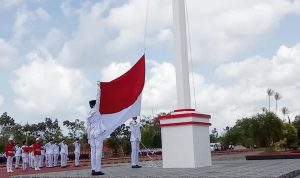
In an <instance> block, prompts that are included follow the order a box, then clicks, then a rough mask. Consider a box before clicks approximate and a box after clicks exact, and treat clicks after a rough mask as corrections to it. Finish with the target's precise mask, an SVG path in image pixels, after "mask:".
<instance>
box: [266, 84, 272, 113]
mask: <svg viewBox="0 0 300 178" xmlns="http://www.w3.org/2000/svg"><path fill="white" fill-rule="evenodd" d="M267 94H268V96H269V112H270V111H271V110H270V109H271V96H272V95H273V94H274V90H272V89H271V88H268V89H267Z"/></svg>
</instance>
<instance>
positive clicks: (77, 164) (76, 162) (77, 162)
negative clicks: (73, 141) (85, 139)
mask: <svg viewBox="0 0 300 178" xmlns="http://www.w3.org/2000/svg"><path fill="white" fill-rule="evenodd" d="M74 154H75V166H79V157H80V153H74Z"/></svg>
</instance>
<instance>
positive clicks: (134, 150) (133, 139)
mask: <svg viewBox="0 0 300 178" xmlns="http://www.w3.org/2000/svg"><path fill="white" fill-rule="evenodd" d="M136 120H137V117H133V118H132V121H131V122H130V130H131V134H130V143H131V167H132V168H141V167H142V166H139V151H140V143H141V125H140V123H138V122H137V121H136Z"/></svg>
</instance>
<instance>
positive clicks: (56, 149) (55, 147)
mask: <svg viewBox="0 0 300 178" xmlns="http://www.w3.org/2000/svg"><path fill="white" fill-rule="evenodd" d="M53 148H54V152H53V153H54V154H56V155H59V146H58V145H57V144H54V145H53Z"/></svg>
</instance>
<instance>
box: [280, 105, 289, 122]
mask: <svg viewBox="0 0 300 178" xmlns="http://www.w3.org/2000/svg"><path fill="white" fill-rule="evenodd" d="M281 112H282V114H283V118H284V119H285V115H287V114H289V113H290V111H289V110H288V108H287V107H283V108H281Z"/></svg>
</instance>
